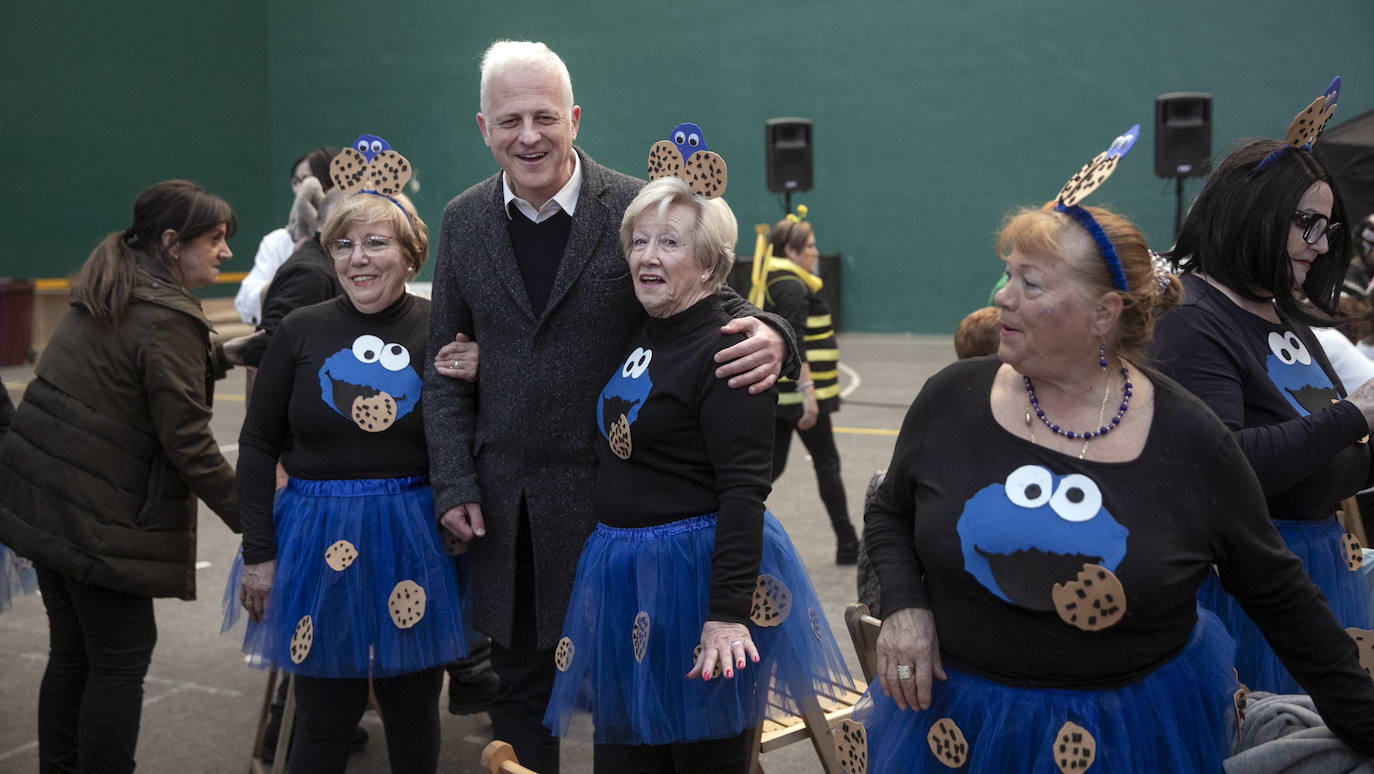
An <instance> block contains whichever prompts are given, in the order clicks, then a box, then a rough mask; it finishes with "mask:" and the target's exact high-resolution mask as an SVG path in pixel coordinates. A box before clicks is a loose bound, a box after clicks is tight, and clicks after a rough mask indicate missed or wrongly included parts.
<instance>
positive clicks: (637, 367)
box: [620, 347, 654, 379]
mask: <svg viewBox="0 0 1374 774" xmlns="http://www.w3.org/2000/svg"><path fill="white" fill-rule="evenodd" d="M653 359H654V351H653V350H651V349H644V348H643V347H635V351H634V352H631V353H630V356H629V357H628V358H626V359H625V365H623V366H621V367H620V375H621V376H623V377H625V378H626V379H638V378H639V377H641V376H643V375H644V372H645V371H646V370H648V368H649V361H650V360H653Z"/></svg>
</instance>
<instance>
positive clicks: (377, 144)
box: [372, 140, 382, 153]
mask: <svg viewBox="0 0 1374 774" xmlns="http://www.w3.org/2000/svg"><path fill="white" fill-rule="evenodd" d="M372 152H373V153H381V152H382V141H381V140H373V141H372Z"/></svg>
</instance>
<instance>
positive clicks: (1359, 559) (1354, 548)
mask: <svg viewBox="0 0 1374 774" xmlns="http://www.w3.org/2000/svg"><path fill="white" fill-rule="evenodd" d="M1341 545H1342V546H1343V547H1344V548H1345V567H1346V569H1348V570H1350V571H1351V572H1356V571H1358V570H1359V569H1360V566H1361V565H1363V564H1364V546H1362V545H1360V539H1359V538H1357V537H1355V536H1354V535H1353V534H1351V533H1349V532H1347V533H1345V534H1344V535H1342V536H1341Z"/></svg>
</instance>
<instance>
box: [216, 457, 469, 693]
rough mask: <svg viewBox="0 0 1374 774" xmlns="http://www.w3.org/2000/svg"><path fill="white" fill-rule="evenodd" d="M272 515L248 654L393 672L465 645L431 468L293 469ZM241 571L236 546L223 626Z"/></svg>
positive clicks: (329, 671)
mask: <svg viewBox="0 0 1374 774" xmlns="http://www.w3.org/2000/svg"><path fill="white" fill-rule="evenodd" d="M273 515H274V519H275V521H276V535H277V566H276V575H275V577H274V579H273V582H272V593H271V594H270V595H268V598H267V609H266V611H265V612H264V613H263V619H262V621H261V622H259V623H253V622H251V621H249V622H248V626H247V629H246V631H245V632H244V637H243V651H244V652H245V653H247V654H248V655H249V663H250V664H252V665H253V666H256V667H259V668H266V667H275V668H279V669H282V670H283V671H286V672H290V673H293V674H301V675H307V676H310V677H367V676H369V675H371V676H374V677H389V676H393V675H399V674H405V673H408V672H415V671H419V670H421V669H427V668H429V667H433V666H438V665H441V664H446V663H449V662H451V661H454V660H456V659H458V658H460V657H462V656H465V655H467V634H466V629H465V623H464V617H463V605H464V600H463V598H462V595H461V594H460V592H459V587H458V582H457V575H458V572H457V571H456V570H457V568H455V564H454V560H453V559H452V558H451V557H449V556H447V555H446V554H445V553H444V548H443V545H442V542H441V540H440V537H439V531H438V528H437V526H436V524H435V521H434V494H433V492H432V491H431V489H430V487H429V481H428V478H426V477H424V476H415V477H410V478H390V479H347V480H339V481H314V480H307V479H300V478H292V479H291V481H290V483H289V484H287V486H286V488H285V489H283V490H282V491H281V492H280V493H278V495H277V500H276V504H275V506H274V508H273ZM458 561H459V562H465V560H464V559H463V558H462V557H459V558H458ZM242 572H243V558H242V554H240V556H239V557H238V558H237V559H236V560H235V562H234V567H233V569H232V570H231V572H230V575H229V581H228V584H227V585H226V587H225V591H224V625H223V627H222V629H221V631H227V630H228V629H229V628H230V627H231V626H233V625H234V623H235V621H236V620H237V618H238V617H239V615H240V614H241V608H240V607H239V603H238V589H239V581H240V579H241V577H242Z"/></svg>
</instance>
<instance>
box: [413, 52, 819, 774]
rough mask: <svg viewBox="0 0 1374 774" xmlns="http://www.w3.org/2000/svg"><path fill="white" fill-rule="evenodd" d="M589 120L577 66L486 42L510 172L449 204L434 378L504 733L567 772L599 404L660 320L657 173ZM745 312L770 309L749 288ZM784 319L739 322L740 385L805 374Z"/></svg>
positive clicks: (729, 360) (495, 721) (490, 116)
mask: <svg viewBox="0 0 1374 774" xmlns="http://www.w3.org/2000/svg"><path fill="white" fill-rule="evenodd" d="M580 117H581V110H580V108H578V107H577V106H576V105H575V104H574V103H573V97H572V84H571V80H570V78H569V76H568V72H567V68H566V66H565V65H564V64H563V61H562V60H561V59H559V58H558V56H557V55H556V54H554V53H553V52H552V51H550V50H549V49H548V48H547V47H546V46H544V44H542V43H527V42H512V41H500V42H497V43H495V44H493V45H492V46H491V48H489V49H488V50H487V53H486V55H485V56H484V57H483V60H482V83H481V112H480V113H478V114H477V126H478V128H479V129H480V130H481V131H482V136H483V139H484V140H485V142H486V144H487V147H489V148H490V149H491V152H492V155H493V157H495V159H496V162H497V164H498V165H499V166H500V167H501V169H502V172H501V173H499V174H497V175H494V176H493V177H491V178H489V179H487V180H485V181H483V182H481V183H478V184H477V185H475V186H473V187H471V188H469V189H468V190H467V191H464V192H463V193H462V194H460V195H459V196H458V197H457V198H455V199H454V200H453V201H451V202H450V203H449V204H448V207H447V208H446V209H445V210H444V220H443V226H442V230H441V233H440V238H439V248H438V253H437V257H436V259H435V270H434V284H433V306H432V311H431V315H430V324H429V345H428V351H429V357H428V358H427V359H428V360H429V362H428V364H427V365H426V368H425V377H424V390H425V392H424V396H425V397H424V401H423V405H424V415H425V427H426V435H427V437H428V441H429V452H430V469H431V478H432V481H433V485H434V500H435V510H436V512H437V513H438V514H441V522H442V523H443V525H444V526H445V527H446V528H448V529H449V530H450V531H451V532H453V533H454V534H456V535H457V536H458V537H460V538H462V539H463V540H465V541H470V542H471V550H470V551H469V552H468V556H469V558H470V562H471V567H472V577H473V598H474V602H475V607H476V612H475V621H476V627H477V628H478V629H479V630H481V631H482V632H485V633H486V634H488V635H489V636H490V637H491V638H492V640H493V653H492V667H493V668H494V669H495V670H496V673H497V675H498V676H500V678H501V689H500V691H499V693H498V696H497V698H496V700H495V701H493V702H492V704H491V705H490V707H489V710H488V711H489V714H490V715H491V719H492V733H493V735H494V736H495V737H496V738H499V739H504V740H506V741H508V742H510V743H511V744H512V745H514V747H515V750H516V754H517V755H518V756H519V758H520V760H521V762H522V763H524V764H525V765H526V766H529V767H531V768H534V769H535V770H536V771H540V772H557V771H558V739H557V738H556V737H553V736H552V735H550V734H549V732H548V731H547V729H545V728H544V727H543V725H542V718H543V713H544V709H545V706H546V704H547V703H548V697H549V693H550V691H551V690H552V686H553V675H554V659H553V648H554V646H555V644H556V642H557V640H558V638H559V635H560V630H561V628H562V624H563V616H564V612H565V610H566V607H567V604H568V598H569V594H570V592H571V589H572V583H573V576H574V574H575V571H576V567H577V559H578V556H579V554H580V552H581V549H582V544H583V542H584V541H585V540H586V538H587V536H588V535H589V534H591V531H592V529H593V528H594V526H595V524H596V516H595V514H594V512H593V509H592V505H591V503H592V483H593V480H594V478H595V460H596V454H595V452H594V451H593V446H592V437H593V434H594V432H595V429H594V428H595V423H594V421H593V416H592V415H593V411H594V409H593V405H594V399H595V396H596V395H597V393H598V392H599V391H600V390H601V388H602V386H603V385H604V384H605V381H606V379H607V378H608V377H609V375H610V373H611V371H612V370H613V369H614V367H615V366H616V364H617V363H618V362H619V361H620V359H621V358H622V357H623V356H624V347H625V344H626V342H627V340H628V337H629V335H630V334H631V333H632V332H633V331H634V329H635V328H636V326H637V323H638V322H639V321H640V320H641V319H642V318H643V315H644V311H643V309H642V307H641V306H640V305H639V302H638V301H637V300H636V299H635V295H634V289H633V285H632V283H631V279H630V276H629V269H628V266H627V265H626V262H625V258H624V255H623V253H622V251H621V248H620V242H619V236H618V232H619V228H620V221H621V218H622V216H623V214H624V212H625V208H626V206H628V205H629V203H630V201H631V200H632V199H633V198H634V196H635V194H636V193H638V191H639V189H640V187H641V186H642V185H643V184H644V183H643V181H642V180H638V179H636V178H633V177H629V176H627V175H623V174H620V173H618V172H615V171H613V170H610V169H607V168H605V167H603V166H601V165H600V164H597V163H596V162H595V161H593V160H592V159H591V158H590V157H589V156H587V155H586V154H585V153H583V152H582V151H581V150H580V149H578V148H575V147H573V141H574V140H575V139H576V137H577V127H578V122H579V120H580ZM646 146H647V143H646ZM731 295H732V296H733V294H731ZM732 307H733V309H734V310H735V311H734V314H735V316H736V317H739V316H740V314H741V311H742V308H744V309H747V310H748V311H747V312H744V313H746V314H757V310H753V308H752V307H749V306H748V305H747V304H745V303H744V302H743V301H742V300H740V299H739V298H738V296H733V298H732V299H731V301H730V304H729V305H728V306H727V308H732ZM770 322H771V323H772V325H773V326H774V327H776V328H777V329H778V330H773V329H772V328H770V327H769V326H768V325H765V324H764V323H762V322H760V320H758V319H757V318H752V317H740V319H736V320H735V321H734V322H732V323H731V324H730V325H729V326H727V329H729V330H731V331H746V332H748V333H749V334H750V338H748V339H746V340H745V341H744V342H741V343H740V344H737V345H735V346H734V347H731V348H730V349H728V350H725V351H723V352H722V353H720V354H719V355H718V356H717V362H720V363H724V365H723V366H721V368H720V369H718V371H717V375H718V376H722V377H729V378H730V385H731V386H732V387H745V386H747V387H748V388H749V389H750V391H751V392H756V393H757V392H761V391H763V390H766V389H768V388H770V387H771V386H772V384H773V382H774V381H775V380H776V378H777V375H778V373H779V371H780V370H781V368H782V365H783V361H784V358H785V357H786V358H787V360H788V365H789V366H790V368H791V369H795V362H796V361H795V357H794V356H792V355H791V353H795V351H796V346H795V341H794V339H793V335H792V333H791V331H790V329H789V328H788V327H787V325H786V323H784V322H782V321H781V320H780V319H776V318H774V320H772V321H770ZM780 332H781V333H780ZM456 334H462V335H463V336H465V337H470V338H471V339H472V340H475V341H476V342H478V343H479V344H480V345H481V365H480V368H479V371H478V381H477V383H476V384H472V383H469V382H465V381H460V380H456V379H452V378H449V377H452V376H453V375H454V374H455V373H456V371H454V370H451V366H453V365H455V364H453V363H441V364H438V365H436V363H435V362H434V359H433V358H434V353H436V352H437V351H438V350H439V348H440V347H441V346H442V345H444V344H446V343H449V342H452V341H453V340H454V338H455V335H456ZM600 753H601V751H598V754H600Z"/></svg>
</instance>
